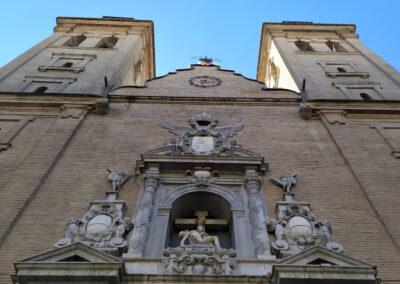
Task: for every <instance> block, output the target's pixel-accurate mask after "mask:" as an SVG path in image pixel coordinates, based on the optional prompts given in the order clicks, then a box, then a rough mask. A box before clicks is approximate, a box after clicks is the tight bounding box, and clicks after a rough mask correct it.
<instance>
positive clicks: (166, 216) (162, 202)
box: [123, 120, 275, 276]
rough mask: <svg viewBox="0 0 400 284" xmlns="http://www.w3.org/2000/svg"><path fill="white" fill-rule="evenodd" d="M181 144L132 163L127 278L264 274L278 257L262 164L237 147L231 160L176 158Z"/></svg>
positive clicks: (218, 155)
mask: <svg viewBox="0 0 400 284" xmlns="http://www.w3.org/2000/svg"><path fill="white" fill-rule="evenodd" d="M194 121H196V123H199V120H194ZM200 124H201V125H206V123H202V122H200ZM205 127H206V126H205ZM193 131H194V132H195V133H198V132H196V131H198V130H196V129H195V130H193ZM205 132H207V131H205ZM207 133H208V132H207ZM194 135H197V134H194ZM207 135H208V134H207ZM187 137H189V138H190V137H192V136H190V135H189V136H187ZM201 137H202V136H201ZM213 137H214V136H213ZM226 142H227V141H225V142H224V143H226ZM179 145H182V144H181V143H179V144H174V143H171V144H169V145H166V146H164V147H161V148H158V149H155V150H152V151H149V152H147V153H144V154H143V155H142V159H141V160H140V161H138V162H137V168H138V170H139V172H140V173H141V175H142V179H143V187H142V192H141V196H140V198H139V200H138V205H137V206H136V208H138V209H137V212H136V213H135V215H134V218H133V220H134V229H133V231H132V232H131V234H130V237H129V249H128V252H127V253H126V254H124V255H123V258H124V259H125V261H126V262H125V263H126V270H127V273H128V274H173V275H176V274H184V275H239V274H242V275H258V276H261V275H266V274H267V273H268V272H270V271H271V269H272V263H273V262H274V260H275V257H274V256H273V255H271V250H270V246H269V239H268V232H267V229H266V227H267V223H268V218H267V216H266V212H267V210H266V208H265V204H264V200H263V198H262V192H261V176H262V175H263V174H264V173H265V170H266V164H265V163H264V159H263V158H262V157H261V156H259V155H257V154H255V153H252V152H250V151H248V150H245V149H243V148H241V147H238V146H233V147H231V148H230V150H229V152H230V153H234V154H232V155H228V154H226V153H227V152H219V151H214V150H213V151H209V152H207V153H205V152H203V153H198V154H196V153H193V152H191V151H188V152H185V151H183V150H179V151H180V152H179V154H178V152H177V148H178V146H179ZM214 149H215V148H214Z"/></svg>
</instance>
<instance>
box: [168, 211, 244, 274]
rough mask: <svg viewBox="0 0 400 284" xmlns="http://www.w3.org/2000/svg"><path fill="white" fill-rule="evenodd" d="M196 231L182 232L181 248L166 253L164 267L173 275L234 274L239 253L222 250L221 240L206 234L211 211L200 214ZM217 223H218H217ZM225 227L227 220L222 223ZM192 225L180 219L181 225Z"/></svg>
mask: <svg viewBox="0 0 400 284" xmlns="http://www.w3.org/2000/svg"><path fill="white" fill-rule="evenodd" d="M195 215H196V216H197V219H196V224H197V228H196V230H183V231H180V232H179V234H178V236H179V237H180V238H181V243H180V246H179V247H176V248H167V249H165V250H164V252H163V259H162V267H163V268H164V269H165V272H166V273H169V274H204V275H210V274H221V275H229V274H232V273H233V271H234V269H235V268H236V264H237V259H236V252H235V251H234V250H233V249H224V248H221V246H220V243H219V239H218V237H216V236H210V235H209V234H207V233H206V232H205V224H206V220H207V219H206V217H207V215H208V212H207V211H196V213H195ZM213 220H215V219H213ZM219 221H220V223H221V224H222V223H224V222H225V220H223V219H221V220H219ZM185 222H186V223H192V219H180V223H185Z"/></svg>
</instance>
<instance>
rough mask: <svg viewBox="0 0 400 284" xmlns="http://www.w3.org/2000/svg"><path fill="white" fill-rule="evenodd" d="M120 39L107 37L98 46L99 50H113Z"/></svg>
mask: <svg viewBox="0 0 400 284" xmlns="http://www.w3.org/2000/svg"><path fill="white" fill-rule="evenodd" d="M117 41H118V38H117V37H115V36H111V37H105V38H103V39H102V40H101V41H100V42H99V44H98V45H97V46H96V47H97V48H113V47H114V46H115V44H116V43H117Z"/></svg>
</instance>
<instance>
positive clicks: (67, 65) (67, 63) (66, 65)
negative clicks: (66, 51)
mask: <svg viewBox="0 0 400 284" xmlns="http://www.w3.org/2000/svg"><path fill="white" fill-rule="evenodd" d="M72 65H74V63H72V62H65V63H64V64H63V67H72Z"/></svg>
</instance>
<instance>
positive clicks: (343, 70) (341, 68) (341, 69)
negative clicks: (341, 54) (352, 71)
mask: <svg viewBox="0 0 400 284" xmlns="http://www.w3.org/2000/svg"><path fill="white" fill-rule="evenodd" d="M337 71H338V72H339V73H347V71H346V69H344V68H343V67H338V68H337Z"/></svg>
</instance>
